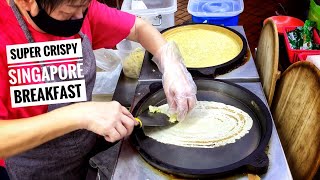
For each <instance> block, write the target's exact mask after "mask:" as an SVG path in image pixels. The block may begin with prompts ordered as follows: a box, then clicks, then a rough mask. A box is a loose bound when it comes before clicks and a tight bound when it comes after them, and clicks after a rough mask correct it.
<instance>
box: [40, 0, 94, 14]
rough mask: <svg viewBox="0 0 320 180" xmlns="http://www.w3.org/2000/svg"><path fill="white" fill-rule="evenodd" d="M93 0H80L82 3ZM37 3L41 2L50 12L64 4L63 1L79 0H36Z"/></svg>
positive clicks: (75, 0)
mask: <svg viewBox="0 0 320 180" xmlns="http://www.w3.org/2000/svg"><path fill="white" fill-rule="evenodd" d="M89 1H91V0H80V2H81V3H86V2H89ZM36 2H37V3H39V4H40V6H41V7H42V8H43V9H45V10H46V11H47V12H48V13H50V12H52V11H53V10H55V9H56V8H57V7H59V6H60V5H62V4H63V3H71V4H72V3H73V2H77V0H36Z"/></svg>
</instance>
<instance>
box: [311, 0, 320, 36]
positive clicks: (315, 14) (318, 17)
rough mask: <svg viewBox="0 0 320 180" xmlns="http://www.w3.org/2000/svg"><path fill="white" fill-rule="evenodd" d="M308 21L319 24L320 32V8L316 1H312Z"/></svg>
mask: <svg viewBox="0 0 320 180" xmlns="http://www.w3.org/2000/svg"><path fill="white" fill-rule="evenodd" d="M308 19H309V20H311V21H314V22H316V23H317V29H318V30H320V6H319V5H317V4H316V3H315V2H314V0H310V9H309V15H308Z"/></svg>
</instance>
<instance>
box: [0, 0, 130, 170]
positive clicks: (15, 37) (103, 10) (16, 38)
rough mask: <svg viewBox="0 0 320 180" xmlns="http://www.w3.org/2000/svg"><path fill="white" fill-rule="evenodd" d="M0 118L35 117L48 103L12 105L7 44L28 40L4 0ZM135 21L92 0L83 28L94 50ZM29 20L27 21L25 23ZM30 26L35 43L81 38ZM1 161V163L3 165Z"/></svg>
mask: <svg viewBox="0 0 320 180" xmlns="http://www.w3.org/2000/svg"><path fill="white" fill-rule="evenodd" d="M0 12H1V18H0V29H1V30H0V31H1V32H0V120H10V119H19V118H26V117H32V116H36V115H40V114H43V113H45V112H47V108H48V106H47V105H43V106H31V107H22V108H12V107H11V101H10V88H9V87H10V85H9V76H8V64H7V55H6V46H7V45H12V44H24V43H28V41H27V39H26V37H25V34H24V33H23V31H22V29H21V27H20V26H19V23H18V21H17V19H16V17H15V15H14V13H13V11H12V9H11V8H10V7H9V5H8V4H7V2H6V1H5V0H1V1H0ZM134 22H135V16H133V15H131V14H128V13H125V12H122V11H118V10H117V9H114V8H110V7H108V6H106V5H104V4H101V3H99V2H97V1H96V0H92V2H91V3H90V5H89V8H88V13H87V16H86V18H85V20H84V22H83V26H82V28H81V31H82V32H83V33H84V34H86V35H87V36H88V38H89V39H90V41H91V42H92V46H93V49H99V48H113V47H114V46H115V45H116V44H117V43H118V42H120V41H121V40H122V39H124V38H126V37H127V36H128V35H129V33H130V30H131V28H132V27H133V25H134ZM26 23H27V22H26ZM27 26H28V29H29V31H30V33H31V35H32V37H33V39H34V41H35V42H44V41H55V40H64V39H74V38H79V35H75V36H72V37H68V38H65V37H58V36H54V35H50V34H46V33H41V32H38V31H37V30H35V29H34V28H33V27H32V26H31V25H30V24H28V23H27ZM3 165H4V163H3V161H1V160H0V166H3Z"/></svg>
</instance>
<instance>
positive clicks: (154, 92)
mask: <svg viewBox="0 0 320 180" xmlns="http://www.w3.org/2000/svg"><path fill="white" fill-rule="evenodd" d="M195 82H196V84H197V87H198V94H197V98H198V100H206V101H216V102H223V103H225V104H229V105H232V106H235V107H237V108H240V109H242V110H243V111H245V112H247V113H248V114H249V115H250V116H251V117H252V119H253V126H252V128H251V130H250V131H249V133H248V134H246V135H245V136H244V137H242V138H241V139H239V140H237V141H236V142H235V143H232V144H228V145H225V146H222V147H216V148H187V147H181V146H175V145H169V144H163V143H160V142H158V141H156V140H154V139H152V138H149V137H147V136H145V134H144V133H143V130H141V129H140V130H136V132H135V133H133V134H132V135H131V136H130V142H131V143H132V145H133V146H134V147H135V148H136V149H137V150H138V152H139V154H140V155H141V156H142V157H143V158H144V159H145V160H146V161H147V162H148V163H149V164H151V165H152V166H154V167H156V168H158V169H160V170H162V171H164V172H166V173H170V174H173V175H177V176H183V177H191V178H208V177H217V176H224V175H229V174H234V173H237V172H246V173H257V174H261V173H265V172H266V171H267V168H268V164H269V160H268V157H267V155H266V154H265V152H264V150H265V148H266V146H267V144H268V142H269V139H270V136H271V132H272V120H271V114H270V112H269V111H268V108H267V107H266V105H265V104H264V103H263V102H262V101H261V100H260V99H259V98H258V97H257V96H256V95H254V94H253V93H251V92H250V91H249V90H247V89H245V88H243V87H241V86H238V85H236V84H232V83H229V82H224V81H220V80H209V79H201V80H195ZM149 89H150V92H149V93H147V94H146V95H145V96H144V97H143V98H142V99H141V100H140V101H138V103H137V104H136V105H135V106H134V107H133V109H132V114H133V115H134V116H138V115H139V113H141V112H143V111H144V110H146V109H148V106H149V105H161V104H164V103H166V97H165V94H164V91H163V89H162V86H161V83H158V84H155V83H153V84H151V85H150V87H149Z"/></svg>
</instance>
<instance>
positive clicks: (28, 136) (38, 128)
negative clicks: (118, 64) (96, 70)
mask: <svg viewBox="0 0 320 180" xmlns="http://www.w3.org/2000/svg"><path fill="white" fill-rule="evenodd" d="M134 124H136V125H137V122H136V121H135V120H134V118H133V117H132V115H131V114H130V112H129V111H128V110H127V109H126V108H125V107H123V106H121V105H120V104H119V103H118V102H115V101H113V102H86V103H77V104H73V105H70V106H66V107H63V108H59V109H56V110H54V111H51V112H48V113H45V114H42V115H39V116H34V117H30V118H25V119H16V120H0V158H2V159H5V158H8V157H10V156H13V155H16V154H18V153H21V152H23V151H26V150H29V149H32V148H34V147H36V146H39V145H41V144H43V143H45V142H47V141H50V140H52V139H54V138H57V137H59V136H62V135H64V134H67V133H69V132H72V131H74V130H77V129H87V130H90V131H92V132H95V133H97V134H99V135H101V136H104V137H105V139H106V140H107V141H110V142H115V141H117V140H119V139H122V138H123V137H125V136H128V135H129V134H131V132H132V130H133V126H134Z"/></svg>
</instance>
